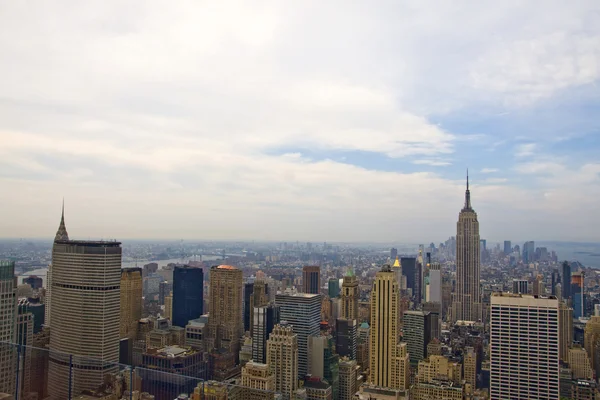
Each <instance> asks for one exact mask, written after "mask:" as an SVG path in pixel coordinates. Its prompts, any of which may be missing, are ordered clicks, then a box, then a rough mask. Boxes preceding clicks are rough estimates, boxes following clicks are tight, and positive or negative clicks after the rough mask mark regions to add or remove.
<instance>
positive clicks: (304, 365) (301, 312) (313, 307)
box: [275, 293, 321, 378]
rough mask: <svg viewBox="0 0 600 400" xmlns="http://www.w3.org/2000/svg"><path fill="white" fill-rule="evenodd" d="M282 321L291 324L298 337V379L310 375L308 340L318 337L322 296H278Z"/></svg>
mask: <svg viewBox="0 0 600 400" xmlns="http://www.w3.org/2000/svg"><path fill="white" fill-rule="evenodd" d="M275 303H277V304H278V305H279V306H280V307H281V308H280V310H281V312H280V318H281V321H286V322H287V323H288V324H290V325H291V326H292V327H293V329H294V333H296V334H297V335H298V374H299V375H298V378H303V377H304V376H305V375H306V374H307V373H308V338H309V337H310V336H318V335H319V332H320V323H321V296H320V295H318V294H308V293H295V294H287V293H283V294H277V295H276V296H275Z"/></svg>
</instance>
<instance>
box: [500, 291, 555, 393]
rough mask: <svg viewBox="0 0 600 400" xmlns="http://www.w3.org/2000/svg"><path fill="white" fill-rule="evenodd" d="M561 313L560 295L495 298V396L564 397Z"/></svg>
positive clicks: (505, 294) (502, 294)
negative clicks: (560, 334)
mask: <svg viewBox="0 0 600 400" xmlns="http://www.w3.org/2000/svg"><path fill="white" fill-rule="evenodd" d="M558 314H559V305H558V300H557V299H556V298H554V297H537V298H536V297H534V296H530V295H519V294H510V293H497V294H493V295H492V296H491V322H490V330H491V335H490V350H491V358H490V376H491V379H490V399H491V400H501V399H507V398H509V399H538V400H558V398H559V329H558V328H559V327H558V318H559V317H558Z"/></svg>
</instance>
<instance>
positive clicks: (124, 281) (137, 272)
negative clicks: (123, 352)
mask: <svg viewBox="0 0 600 400" xmlns="http://www.w3.org/2000/svg"><path fill="white" fill-rule="evenodd" d="M142 290H143V286H142V269H141V268H123V269H122V270H121V320H120V329H119V331H120V336H121V338H122V339H123V338H130V339H131V340H134V339H135V337H136V336H137V327H138V322H139V320H140V319H141V318H142Z"/></svg>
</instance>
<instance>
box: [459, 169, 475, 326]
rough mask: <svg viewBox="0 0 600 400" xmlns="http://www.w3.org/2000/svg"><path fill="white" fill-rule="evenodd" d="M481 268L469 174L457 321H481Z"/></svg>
mask: <svg viewBox="0 0 600 400" xmlns="http://www.w3.org/2000/svg"><path fill="white" fill-rule="evenodd" d="M480 269H481V264H480V248H479V222H478V221H477V213H476V212H475V210H473V207H471V192H470V191H469V174H468V173H467V190H466V192H465V206H464V207H463V209H462V210H461V211H460V214H459V215H458V223H457V224H456V292H455V293H454V298H453V301H452V320H453V321H459V320H465V321H478V320H480V319H481V295H480V288H479V272H480Z"/></svg>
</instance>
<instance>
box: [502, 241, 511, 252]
mask: <svg viewBox="0 0 600 400" xmlns="http://www.w3.org/2000/svg"><path fill="white" fill-rule="evenodd" d="M510 253H512V244H511V243H510V240H505V241H504V255H509V254H510Z"/></svg>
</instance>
